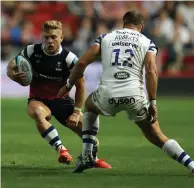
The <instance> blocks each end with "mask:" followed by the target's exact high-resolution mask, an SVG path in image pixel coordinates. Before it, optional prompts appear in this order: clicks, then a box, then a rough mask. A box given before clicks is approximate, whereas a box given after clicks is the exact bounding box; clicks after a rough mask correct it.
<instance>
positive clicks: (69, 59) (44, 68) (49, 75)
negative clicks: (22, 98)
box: [21, 44, 77, 99]
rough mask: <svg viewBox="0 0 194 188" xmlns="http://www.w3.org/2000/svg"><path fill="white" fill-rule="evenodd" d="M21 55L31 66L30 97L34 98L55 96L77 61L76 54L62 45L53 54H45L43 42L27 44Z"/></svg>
mask: <svg viewBox="0 0 194 188" xmlns="http://www.w3.org/2000/svg"><path fill="white" fill-rule="evenodd" d="M21 55H23V56H24V57H26V58H27V59H28V60H29V62H30V63H31V66H32V70H33V79H32V82H31V84H30V97H34V98H35V97H38V98H43V99H54V98H57V93H58V91H59V89H60V88H61V87H63V86H64V85H65V84H66V80H67V78H68V77H69V75H70V70H71V69H72V68H73V66H74V64H75V63H76V62H77V57H76V55H75V54H73V53H72V52H69V51H67V50H66V49H64V48H62V47H60V50H59V52H58V53H56V54H54V55H49V54H46V52H45V51H44V50H43V44H34V45H29V46H27V47H26V48H25V49H24V50H23V51H22V52H21Z"/></svg>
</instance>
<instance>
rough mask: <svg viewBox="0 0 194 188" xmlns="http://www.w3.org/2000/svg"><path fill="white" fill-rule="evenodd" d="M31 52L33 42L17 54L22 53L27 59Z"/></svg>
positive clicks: (32, 50)
mask: <svg viewBox="0 0 194 188" xmlns="http://www.w3.org/2000/svg"><path fill="white" fill-rule="evenodd" d="M33 52H34V44H33V45H28V46H27V47H26V48H24V49H23V50H22V51H21V52H20V53H19V54H18V55H22V56H24V57H25V58H26V59H28V60H29V59H30V57H31V55H32V53H33Z"/></svg>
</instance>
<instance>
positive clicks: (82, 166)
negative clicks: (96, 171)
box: [73, 154, 95, 173]
mask: <svg viewBox="0 0 194 188" xmlns="http://www.w3.org/2000/svg"><path fill="white" fill-rule="evenodd" d="M94 164H95V161H94V158H93V156H92V155H90V154H88V155H86V156H85V157H82V156H79V157H78V158H77V164H76V167H75V169H74V170H73V173H81V172H83V171H84V170H86V169H90V168H93V167H94Z"/></svg>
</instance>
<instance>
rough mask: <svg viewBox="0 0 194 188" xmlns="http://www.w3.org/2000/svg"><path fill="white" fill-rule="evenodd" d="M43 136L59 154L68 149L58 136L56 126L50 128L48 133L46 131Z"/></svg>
mask: <svg viewBox="0 0 194 188" xmlns="http://www.w3.org/2000/svg"><path fill="white" fill-rule="evenodd" d="M41 136H42V137H43V138H44V139H45V140H46V141H47V142H48V143H49V144H50V145H51V146H52V147H54V148H55V149H56V150H57V151H58V152H59V151H60V150H61V149H66V148H65V147H64V146H63V144H62V142H61V140H60V138H59V135H58V132H57V130H56V129H55V127H54V126H52V125H51V126H50V127H49V128H48V129H47V130H46V131H44V132H43V133H42V134H41Z"/></svg>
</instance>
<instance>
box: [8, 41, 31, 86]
mask: <svg viewBox="0 0 194 188" xmlns="http://www.w3.org/2000/svg"><path fill="white" fill-rule="evenodd" d="M33 51H34V45H28V46H27V47H26V48H24V49H23V50H22V51H21V52H20V53H19V54H18V55H22V56H24V57H25V58H26V59H28V60H29V57H30V56H31V54H32V53H33ZM16 57H17V56H16ZM16 57H15V58H14V59H12V60H11V61H10V62H9V63H8V65H7V76H8V77H9V78H10V79H11V80H13V81H15V82H17V83H18V84H20V85H22V86H24V85H23V84H22V81H23V80H25V77H26V74H25V73H22V72H18V67H17V65H16V63H15V61H16Z"/></svg>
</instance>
